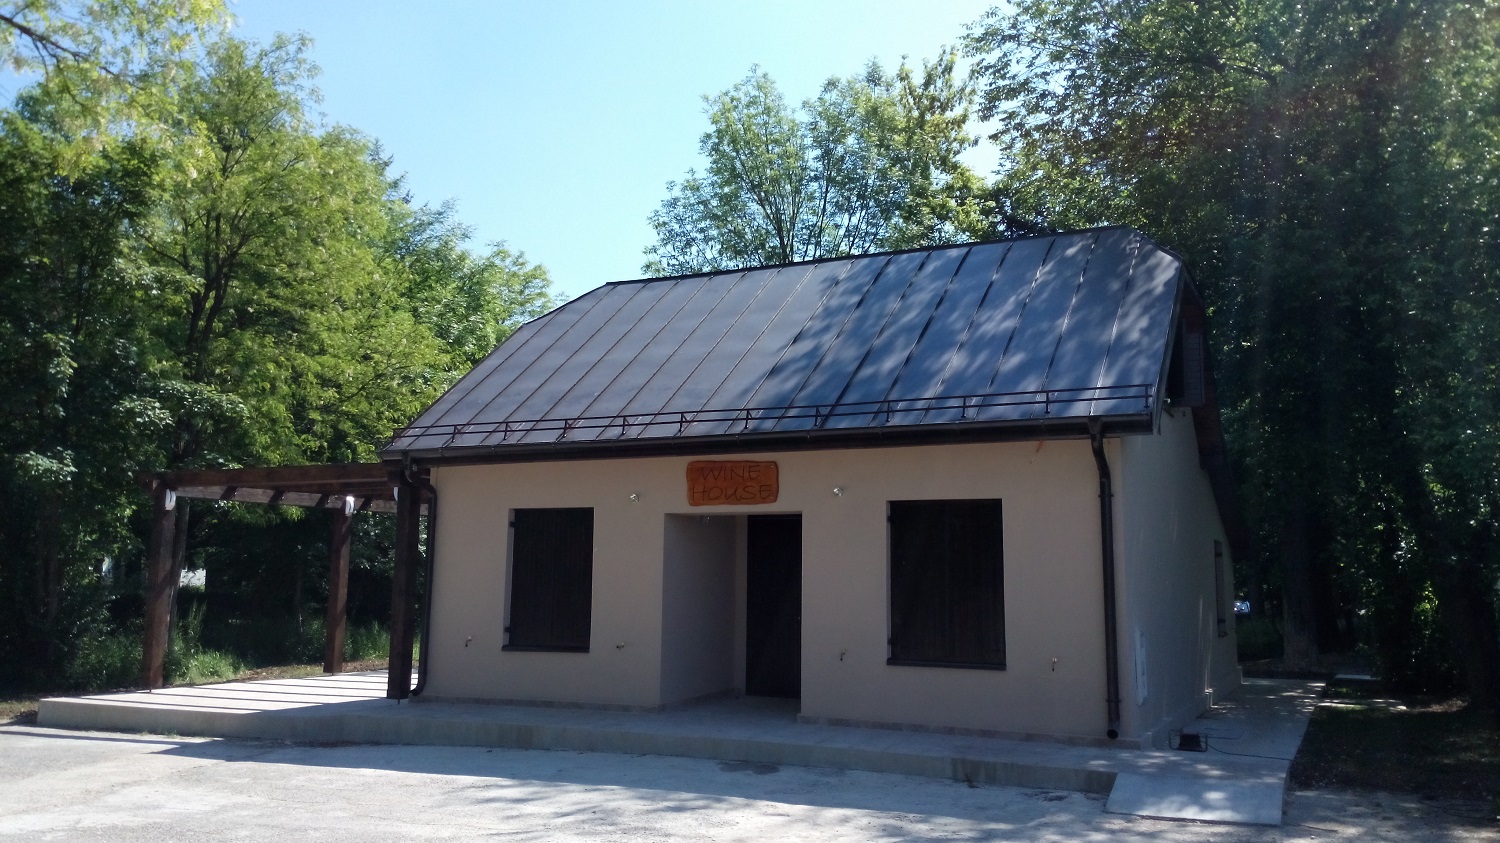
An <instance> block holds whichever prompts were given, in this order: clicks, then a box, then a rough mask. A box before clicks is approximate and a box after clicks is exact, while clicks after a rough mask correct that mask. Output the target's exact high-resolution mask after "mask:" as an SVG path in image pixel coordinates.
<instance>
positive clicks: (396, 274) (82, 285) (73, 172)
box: [0, 39, 551, 681]
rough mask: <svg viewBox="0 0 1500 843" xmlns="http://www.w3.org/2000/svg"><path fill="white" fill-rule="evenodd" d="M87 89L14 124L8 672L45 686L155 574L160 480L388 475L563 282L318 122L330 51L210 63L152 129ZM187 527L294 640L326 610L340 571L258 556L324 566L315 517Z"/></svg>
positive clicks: (156, 115) (1, 257)
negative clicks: (435, 414) (150, 477)
mask: <svg viewBox="0 0 1500 843" xmlns="http://www.w3.org/2000/svg"><path fill="white" fill-rule="evenodd" d="M77 82H78V78H77V77H74V76H70V75H69V74H68V73H66V72H54V73H49V74H47V75H45V76H43V78H42V79H41V81H40V82H39V83H38V85H36V86H35V87H33V88H31V89H28V90H27V91H25V92H23V94H22V96H21V97H20V99H19V101H18V103H17V106H16V107H15V108H14V109H11V110H7V111H0V186H3V190H0V305H3V309H4V313H3V314H0V340H3V341H4V344H5V346H4V349H3V350H0V359H3V360H4V365H3V366H0V395H4V396H5V397H4V399H0V400H3V401H4V402H5V403H6V411H7V412H6V413H5V414H4V416H3V422H0V446H3V449H4V450H3V460H0V487H3V488H4V489H5V490H6V492H7V495H8V497H9V499H10V500H12V501H13V502H15V506H14V507H13V509H12V516H13V517H12V518H10V519H7V521H6V523H5V524H3V525H0V543H3V546H4V548H5V552H4V554H3V555H0V594H3V595H5V597H4V599H5V600H7V601H14V602H15V606H14V608H15V611H13V612H7V613H3V614H0V668H3V669H4V670H5V672H6V673H7V674H10V675H11V676H12V677H15V676H22V675H26V676H30V677H31V679H32V680H33V681H43V680H47V679H49V678H50V679H55V678H56V677H58V676H61V675H62V674H63V673H64V672H65V671H66V667H67V664H68V661H69V659H70V658H71V654H72V652H73V650H76V646H75V644H76V643H77V642H78V641H80V640H82V639H84V638H87V637H88V636H90V635H94V634H97V633H98V632H100V631H106V630H107V629H108V628H109V627H108V618H107V617H106V614H105V608H106V606H107V603H108V600H109V599H110V597H111V593H110V585H109V582H108V581H106V580H101V578H100V573H101V572H102V571H103V570H106V569H110V568H112V569H113V570H116V571H119V570H120V569H121V567H125V568H130V567H132V566H134V567H135V570H138V566H139V562H140V554H141V550H142V541H141V537H140V536H138V535H137V534H136V533H135V530H136V529H140V528H141V527H142V526H143V525H142V524H141V523H140V522H139V520H138V519H137V520H134V521H133V520H132V519H133V518H135V517H136V513H137V511H138V509H139V508H140V506H141V505H142V504H143V503H144V501H143V499H142V498H141V497H140V496H139V493H138V492H137V491H136V490H135V483H134V476H135V474H136V473H137V472H139V471H142V470H147V469H161V468H178V467H219V466H234V465H246V464H261V465H265V464H282V463H298V462H342V461H350V460H361V459H370V458H372V457H373V456H374V453H375V450H376V449H377V448H378V447H379V445H380V443H381V442H382V441H383V440H384V439H385V438H386V437H387V436H389V434H390V432H391V429H392V428H393V427H396V426H398V425H400V424H403V423H405V422H407V421H409V420H410V419H411V418H412V417H413V416H415V415H416V414H417V413H418V412H419V411H420V410H421V409H422V408H423V407H424V406H426V404H428V403H429V402H430V401H432V400H433V399H435V398H436V397H437V395H438V394H439V393H440V392H441V390H443V389H445V388H446V387H447V386H448V385H450V384H451V383H452V382H453V380H455V379H456V378H457V377H458V376H460V375H461V374H462V373H463V372H464V371H466V370H467V369H468V368H469V367H470V366H471V365H472V364H473V362H475V361H476V360H477V359H478V358H479V357H482V356H483V355H484V354H486V353H488V351H489V350H490V348H492V347H493V344H494V343H495V342H497V341H498V340H499V339H500V338H501V337H503V336H504V335H505V334H506V333H508V331H509V330H511V329H513V328H514V327H515V325H516V324H518V323H519V321H521V320H524V319H526V318H530V317H531V316H533V315H536V314H537V313H540V312H541V311H542V310H544V309H545V308H546V307H548V306H550V302H551V299H550V295H549V286H550V282H549V280H548V278H547V275H546V272H545V270H543V269H542V268H541V267H539V266H535V265H532V264H530V263H528V262H527V261H526V260H525V259H524V257H523V256H522V255H520V254H519V253H515V252H511V251H509V250H507V249H505V248H504V247H502V246H493V247H491V248H490V249H488V250H486V251H484V252H474V251H471V250H470V249H469V247H468V243H467V241H468V238H469V233H468V231H467V229H466V228H464V226H462V224H460V223H458V222H457V221H456V220H455V219H454V214H453V210H452V208H451V207H443V208H439V209H429V208H424V207H412V206H411V204H410V202H409V200H408V199H407V197H405V196H404V195H403V194H402V191H401V189H400V181H399V179H395V178H392V177H391V176H390V174H389V164H390V162H389V161H388V160H386V159H383V158H382V157H381V155H380V152H379V149H378V147H377V146H376V145H375V144H374V143H373V142H372V141H370V140H368V139H367V138H365V137H363V136H362V135H360V134H359V133H357V132H355V131H353V130H350V129H347V128H344V127H339V126H327V125H323V124H321V123H319V122H318V121H316V120H314V119H312V118H311V117H310V116H309V109H308V103H310V102H311V101H312V100H313V99H314V97H315V96H316V92H315V90H314V89H313V88H312V84H311V82H312V67H311V65H310V63H309V62H308V60H307V44H306V42H305V41H304V40H296V39H277V40H276V41H275V42H273V43H272V44H270V45H269V46H265V47H262V46H258V45H254V44H248V43H245V42H240V41H235V40H232V39H223V40H219V41H216V42H213V43H211V44H208V45H204V46H203V48H202V51H201V56H200V61H197V62H194V63H192V64H191V65H190V66H179V67H177V68H176V70H175V72H174V73H172V74H170V76H169V75H167V74H163V75H161V76H159V77H155V78H153V79H152V80H151V84H153V85H156V86H157V90H156V91H155V92H154V93H153V95H152V96H153V101H154V102H155V103H157V104H159V105H160V106H161V107H160V108H159V109H156V110H154V111H152V112H151V116H152V119H150V120H147V119H144V117H143V115H144V114H145V113H146V112H144V111H142V110H141V109H140V106H139V101H137V102H134V103H131V102H126V101H124V100H122V99H118V98H114V99H112V98H109V97H101V98H98V99H96V100H89V99H86V98H85V99H80V97H79V96H78V94H79V91H80V88H79V87H78V84H77ZM134 84H144V83H142V82H140V81H139V80H137V82H136V83H134ZM80 140H82V141H83V142H80ZM177 512H178V515H177V517H178V519H179V527H180V528H182V529H183V531H184V534H186V532H187V530H189V529H191V531H192V534H191V539H190V544H192V545H193V546H194V548H195V556H196V558H197V561H200V562H201V561H205V560H212V561H213V564H214V565H216V566H219V567H221V568H225V570H223V571H221V573H224V574H226V576H225V577H224V578H223V579H225V581H234V582H240V583H246V582H253V583H258V584H259V585H258V586H257V588H261V589H262V590H263V591H267V590H274V591H277V592H278V593H279V594H280V595H281V596H279V597H278V598H277V599H276V600H275V601H274V602H273V603H272V604H271V605H274V606H275V607H276V609H275V612H276V613H277V614H286V609H288V608H293V607H295V609H294V611H292V612H290V616H294V617H298V618H300V617H301V616H302V614H303V612H302V608H301V607H303V606H304V604H306V603H307V602H308V601H315V600H316V597H317V592H318V590H319V589H318V585H319V583H320V581H321V567H322V566H321V560H320V559H318V558H317V556H318V554H313V555H312V556H308V555H306V554H304V555H301V556H298V557H296V561H294V562H292V563H291V564H290V565H282V566H281V567H277V564H271V563H268V562H267V559H268V558H270V557H276V556H279V554H276V553H261V554H259V555H257V553H256V550H257V548H256V547H255V546H251V545H250V544H248V543H246V542H245V541H243V535H244V533H245V529H246V528H247V527H248V526H250V525H253V524H259V525H261V526H262V527H264V528H265V529H264V532H265V533H266V534H267V537H266V540H265V543H264V544H262V545H261V546H260V549H261V550H264V549H265V548H273V549H275V548H281V549H291V548H300V547H304V546H305V545H307V543H308V540H309V536H311V537H313V540H314V541H316V538H317V537H318V536H319V534H320V530H319V527H318V526H317V525H310V524H300V523H295V522H297V521H298V520H299V518H300V513H295V512H293V513H267V512H256V513H247V512H245V511H241V510H239V509H237V508H235V507H233V506H213V507H211V508H210V509H209V511H208V515H209V517H204V518H193V519H191V521H189V518H188V510H187V507H186V506H184V505H179V507H178V510H177ZM289 558H290V557H289ZM111 560H113V561H114V562H115V563H120V562H124V563H126V564H125V565H123V566H122V565H121V564H114V565H113V566H111V565H110V564H109V563H110V561H111ZM276 561H277V562H279V559H278V560H276ZM181 563H182V558H181V555H179V564H181ZM227 568H235V570H232V571H230V570H227ZM214 580H215V578H214V576H212V575H211V576H210V585H211V586H212V585H213V583H214ZM117 582H118V588H119V589H120V590H122V591H123V592H126V593H129V592H131V591H134V590H136V589H138V583H136V582H135V581H134V580H133V579H132V578H130V576H129V574H128V572H127V575H126V577H125V578H124V579H118V580H117ZM250 591H251V592H252V593H257V594H259V593H262V592H257V591H256V590H255V589H253V588H252V589H250ZM287 592H291V593H290V594H288V593H287ZM4 678H5V677H4V676H0V681H3V679H4Z"/></svg>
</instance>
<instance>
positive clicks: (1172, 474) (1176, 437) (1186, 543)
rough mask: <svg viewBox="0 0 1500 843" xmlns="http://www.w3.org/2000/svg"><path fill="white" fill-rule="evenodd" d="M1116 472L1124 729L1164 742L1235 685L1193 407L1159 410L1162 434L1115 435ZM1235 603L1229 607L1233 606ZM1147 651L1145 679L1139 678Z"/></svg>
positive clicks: (1228, 579)
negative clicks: (1222, 627)
mask: <svg viewBox="0 0 1500 843" xmlns="http://www.w3.org/2000/svg"><path fill="white" fill-rule="evenodd" d="M1121 444H1122V447H1121V449H1120V457H1119V460H1118V462H1117V463H1116V464H1115V472H1116V489H1115V491H1116V499H1115V500H1116V517H1117V522H1116V527H1117V530H1116V534H1117V536H1118V541H1119V544H1120V551H1119V576H1120V582H1119V584H1118V585H1119V601H1118V603H1119V606H1120V655H1121V665H1120V674H1121V685H1122V694H1121V696H1122V697H1123V719H1124V724H1125V728H1124V730H1123V731H1124V733H1125V734H1129V735H1135V736H1139V737H1141V738H1142V739H1144V740H1145V741H1146V742H1148V743H1149V742H1152V741H1153V740H1154V741H1155V742H1157V743H1161V742H1162V741H1163V740H1165V738H1166V734H1167V732H1168V730H1171V729H1174V728H1177V727H1179V726H1181V725H1182V724H1183V723H1185V722H1186V721H1187V720H1190V719H1192V718H1193V717H1195V716H1197V715H1198V714H1199V713H1200V712H1202V711H1203V710H1204V709H1205V708H1206V707H1207V706H1208V704H1209V702H1210V701H1211V700H1212V698H1213V696H1215V695H1220V696H1222V695H1223V694H1227V693H1228V692H1230V691H1232V690H1233V689H1234V688H1235V687H1238V685H1239V681H1240V678H1239V677H1240V674H1239V667H1238V662H1237V654H1236V652H1235V639H1234V614H1233V612H1232V610H1231V611H1228V612H1227V617H1226V620H1227V629H1226V631H1227V632H1228V635H1227V636H1225V637H1222V638H1221V637H1220V636H1219V630H1218V615H1219V606H1218V598H1217V597H1216V594H1215V578H1214V542H1215V541H1218V542H1220V543H1222V546H1223V549H1224V566H1225V568H1226V571H1225V580H1224V587H1225V589H1226V591H1227V592H1228V594H1229V595H1232V594H1233V582H1232V570H1230V568H1231V566H1230V558H1229V545H1228V541H1227V540H1226V536H1225V532H1224V527H1223V524H1222V522H1221V520H1220V518H1219V512H1218V509H1217V507H1216V506H1215V504H1214V498H1213V490H1212V488H1211V487H1210V486H1209V481H1208V475H1207V473H1206V472H1204V471H1203V470H1202V469H1201V468H1199V466H1198V449H1197V441H1196V439H1195V437H1194V433H1193V422H1192V417H1191V414H1190V413H1189V411H1187V410H1177V411H1168V412H1164V413H1163V414H1162V419H1161V428H1160V434H1159V435H1157V436H1133V437H1127V438H1125V439H1123V440H1121ZM1231 607H1232V604H1231ZM1142 655H1143V656H1144V671H1145V676H1146V681H1145V683H1144V687H1142V685H1141V683H1140V680H1139V677H1140V675H1141V668H1142V663H1141V662H1140V657H1141V656H1142Z"/></svg>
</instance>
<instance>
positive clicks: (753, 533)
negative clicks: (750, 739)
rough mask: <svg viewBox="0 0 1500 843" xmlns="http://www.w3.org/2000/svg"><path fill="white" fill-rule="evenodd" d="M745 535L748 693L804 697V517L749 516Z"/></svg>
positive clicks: (746, 674) (765, 695)
mask: <svg viewBox="0 0 1500 843" xmlns="http://www.w3.org/2000/svg"><path fill="white" fill-rule="evenodd" d="M745 526H746V533H745V693H746V694H748V695H751V696H762V697H791V698H798V697H801V696H802V516H801V515H751V516H749V517H748V518H746V525H745Z"/></svg>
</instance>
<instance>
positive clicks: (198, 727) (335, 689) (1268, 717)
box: [38, 671, 1321, 825]
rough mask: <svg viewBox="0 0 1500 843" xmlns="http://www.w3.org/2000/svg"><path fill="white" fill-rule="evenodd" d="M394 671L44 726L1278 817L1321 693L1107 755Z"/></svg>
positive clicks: (723, 703)
mask: <svg viewBox="0 0 1500 843" xmlns="http://www.w3.org/2000/svg"><path fill="white" fill-rule="evenodd" d="M385 685H386V675H385V673H384V672H383V671H376V672H368V673H350V674H339V675H325V676H317V677H310V678H306V679H279V680H266V681H260V682H231V683H225V684H220V685H204V686H195V687H180V688H166V689H162V690H157V691H140V692H132V693H121V694H105V695H99V696H89V697H58V698H52V699H46V700H42V702H41V704H40V707H39V711H38V723H39V725H41V726H44V727H51V728H59V729H84V730H103V731H123V732H148V733H155V734H175V735H197V736H208V737H224V738H251V739H262V740H283V741H293V742H299V743H314V744H343V743H352V744H365V743H369V744H414V745H439V746H486V747H505V748H515V749H565V750H581V751H588V752H610V753H624V754H633V755H665V756H681V757H689V758H707V759H718V760H724V761H738V762H747V763H751V764H777V765H782V764H785V765H798V766H808V767H834V768H845V769H852V770H866V771H871V772H880V773H899V774H905V775H918V776H927V777H934V778H946V779H953V780H957V781H966V782H969V783H971V784H976V785H978V784H989V785H1007V786H1016V787H1032V788H1048V789H1055V790H1073V791H1082V792H1088V793H1099V794H1109V800H1108V802H1107V803H1106V810H1108V811H1112V812H1116V813H1122V814H1134V815H1138V816H1146V817H1158V818H1166V819H1189V820H1198V821H1208V822H1226V823H1247V824H1258V825H1279V824H1280V823H1281V817H1282V806H1283V802H1284V798H1285V784H1286V774H1287V770H1288V768H1289V766H1290V760H1291V758H1292V757H1293V756H1294V755H1295V754H1296V750H1297V747H1298V745H1299V744H1300V743H1301V740H1302V735H1303V733H1304V731H1305V730H1306V728H1307V720H1308V717H1309V715H1310V714H1311V712H1312V709H1313V707H1314V705H1315V703H1316V697H1317V694H1318V692H1319V690H1320V688H1321V686H1320V685H1319V683H1314V682H1299V681H1281V680H1264V679H1252V680H1247V681H1246V682H1245V684H1244V686H1243V687H1242V688H1241V690H1240V691H1239V693H1238V694H1236V695H1235V696H1234V697H1233V698H1232V699H1230V700H1228V701H1226V702H1223V703H1220V704H1219V705H1216V706H1215V707H1214V708H1213V709H1211V710H1210V711H1208V712H1206V713H1205V714H1204V715H1203V716H1202V717H1200V718H1199V719H1198V720H1197V721H1195V722H1194V723H1193V724H1191V725H1190V726H1188V727H1187V729H1186V731H1191V732H1195V733H1197V734H1199V735H1202V736H1203V738H1204V742H1205V744H1206V746H1207V750H1206V751H1204V752H1183V751H1175V750H1170V749H1165V748H1163V749H1150V750H1132V749H1107V748H1097V747H1082V746H1073V745H1068V744H1059V743H1046V742H1028V741H1012V740H1001V739H997V738H982V737H972V736H963V735H949V734H939V733H934V732H921V731H904V730H898V729H869V728H855V727H847V726H821V725H812V724H807V723H799V722H798V721H797V716H796V703H795V702H794V701H781V700H770V699H759V698H745V699H720V700H714V701H710V702H706V703H702V704H699V705H694V706H690V707H685V708H680V709H674V710H669V711H664V712H652V713H640V712H620V711H599V710H592V709H580V708H563V707H541V706H515V705H480V704H460V703H440V702H415V703H412V702H405V703H399V704H398V703H396V702H394V701H392V700H388V699H385V698H384V692H385Z"/></svg>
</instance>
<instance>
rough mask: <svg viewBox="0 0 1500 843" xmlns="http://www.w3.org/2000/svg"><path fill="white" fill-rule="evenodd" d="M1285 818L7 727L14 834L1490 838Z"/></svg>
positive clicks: (880, 785)
mask: <svg viewBox="0 0 1500 843" xmlns="http://www.w3.org/2000/svg"><path fill="white" fill-rule="evenodd" d="M1287 823H1288V824H1287V825H1285V826H1283V827H1281V828H1256V827H1248V826H1226V825H1208V824H1197V823H1179V822H1166V821H1157V820H1146V819H1140V818H1135V817H1126V816H1118V815H1114V814H1106V813H1104V800H1103V798H1102V797H1098V796H1088V795H1084V794H1079V793H1068V792H1061V791H1045V790H1025V789H1019V788H1001V787H969V786H966V785H964V784H963V783H955V782H947V781H938V780H933V779H921V778H911V777H906V776H891V775H881V774H876V773H862V772H851V771H843V770H830V769H817V768H802V767H777V766H774V765H759V764H746V763H734V762H721V761H702V760H696V759H685V758H664V757H658V756H625V755H606V754H592V753H577V752H547V751H533V752H528V751H524V750H505V749H484V748H470V747H414V746H370V745H358V746H315V745H289V744H281V743H268V742H254V741H228V740H204V739H197V738H178V737H166V736H155V735H126V734H111V733H102V732H64V731H58V730H52V729H41V728H36V727H31V726H7V727H0V840H9V839H17V840H21V839H24V840H99V841H122V843H124V842H126V841H137V840H139V841H162V840H194V839H202V840H293V839H294V840H355V839H357V840H360V841H385V840H390V841H412V840H424V839H443V840H470V839H481V838H483V839H491V838H501V839H504V840H515V841H532V840H547V841H553V840H561V841H569V840H587V841H591V843H594V842H597V841H671V840H716V841H740V840H745V841H750V840H754V841H769V840H816V841H845V840H849V841H853V840H862V841H863V840H965V841H977V840H1005V841H1049V842H1050V841H1059V842H1060V841H1147V840H1149V841H1152V842H1153V843H1174V841H1198V840H1209V841H1293V840H1297V841H1301V840H1340V839H1342V840H1360V841H1377V843H1378V841H1400V843H1413V841H1478V840H1500V827H1497V826H1496V825H1494V824H1493V823H1489V824H1485V823H1483V822H1481V821H1475V820H1466V819H1464V818H1463V817H1460V816H1457V815H1456V813H1455V812H1454V811H1453V809H1452V808H1451V806H1450V807H1446V808H1445V807H1441V806H1435V805H1433V804H1431V803H1422V802H1419V801H1416V800H1412V799H1406V798H1397V797H1390V796H1382V795H1355V794H1347V793H1324V792H1318V793H1297V794H1293V795H1292V796H1291V797H1290V799H1289V803H1288V815H1287Z"/></svg>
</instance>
